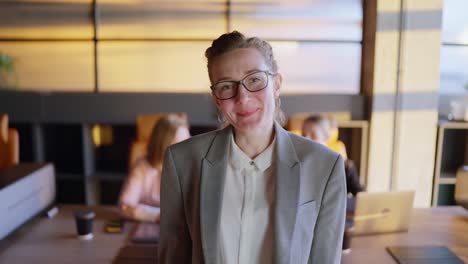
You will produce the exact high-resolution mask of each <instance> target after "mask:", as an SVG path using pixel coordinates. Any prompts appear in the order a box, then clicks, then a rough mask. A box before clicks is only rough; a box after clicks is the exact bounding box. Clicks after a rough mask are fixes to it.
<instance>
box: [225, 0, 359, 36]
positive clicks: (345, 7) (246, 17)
mask: <svg viewBox="0 0 468 264" xmlns="http://www.w3.org/2000/svg"><path fill="white" fill-rule="evenodd" d="M231 2H232V5H231V6H232V21H231V29H236V30H239V31H241V32H243V33H245V34H247V35H256V36H259V37H263V38H269V39H300V40H308V39H326V40H350V41H361V39H362V4H361V1H360V0H316V1H308V0H273V1H250V0H232V1H231Z"/></svg>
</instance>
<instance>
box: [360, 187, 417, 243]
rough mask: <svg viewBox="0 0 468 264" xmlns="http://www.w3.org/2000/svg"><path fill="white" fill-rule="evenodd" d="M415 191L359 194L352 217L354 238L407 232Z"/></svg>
mask: <svg viewBox="0 0 468 264" xmlns="http://www.w3.org/2000/svg"><path fill="white" fill-rule="evenodd" d="M413 201H414V191H393V192H378V193H377V192H376V193H368V192H359V193H358V194H357V196H356V209H355V211H354V216H353V217H352V225H353V227H354V228H353V236H354V235H369V234H381V233H389V232H407V231H408V228H409V225H410V220H411V211H412V209H413Z"/></svg>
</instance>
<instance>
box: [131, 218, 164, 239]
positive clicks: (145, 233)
mask: <svg viewBox="0 0 468 264" xmlns="http://www.w3.org/2000/svg"><path fill="white" fill-rule="evenodd" d="M131 241H132V242H133V243H145V244H157V243H158V242H159V225H158V224H155V223H146V222H141V223H139V224H138V225H137V226H136V227H135V229H134V230H133V232H132V234H131Z"/></svg>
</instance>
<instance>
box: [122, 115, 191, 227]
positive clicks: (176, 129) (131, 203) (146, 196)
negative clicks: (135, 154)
mask: <svg viewBox="0 0 468 264" xmlns="http://www.w3.org/2000/svg"><path fill="white" fill-rule="evenodd" d="M189 137H190V133H189V130H188V123H187V121H186V120H185V119H183V118H181V117H179V116H177V115H175V114H168V115H167V116H164V117H162V118H161V119H160V120H159V121H158V122H157V123H156V125H155V126H154V128H153V130H152V132H151V136H150V138H149V141H148V147H147V155H146V157H144V158H142V159H140V160H138V161H137V162H136V163H135V165H134V166H133V167H132V168H131V169H130V173H129V175H128V178H127V180H126V182H125V183H124V186H123V188H122V191H121V194H120V198H119V208H120V211H121V213H122V215H123V216H124V217H126V218H130V219H134V220H139V221H147V222H156V223H158V222H159V217H160V185H161V173H162V163H163V157H164V153H165V151H166V149H167V147H168V146H169V145H171V144H174V143H177V142H180V141H183V140H185V139H187V138H189Z"/></svg>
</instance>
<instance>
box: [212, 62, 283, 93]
mask: <svg viewBox="0 0 468 264" xmlns="http://www.w3.org/2000/svg"><path fill="white" fill-rule="evenodd" d="M259 72H263V73H265V74H266V75H267V82H266V85H265V87H263V88H262V89H259V90H256V91H251V90H249V88H247V86H246V85H245V84H244V80H245V79H247V77H249V76H251V75H254V74H256V73H259ZM277 74H278V73H271V72H270V71H268V70H264V71H254V72H251V73H249V74H247V75H245V76H244V77H243V78H242V79H241V80H240V81H229V80H227V81H219V82H217V83H215V84H213V85H211V86H210V89H211V93H212V94H213V95H214V96H215V97H216V98H217V99H218V100H223V101H224V100H229V99H232V98H234V97H236V96H237V95H238V94H239V85H241V84H242V86H243V87H244V88H245V89H246V90H247V91H249V92H251V93H256V92H260V91H261V90H264V89H265V88H267V87H268V84H269V81H270V79H269V78H268V77H269V76H276V75H277ZM223 82H230V83H235V84H236V86H235V87H236V88H237V90H236V93H235V94H234V95H233V96H232V97H229V98H223V99H221V98H219V97H218V96H217V95H216V93H215V92H214V86H215V85H217V84H219V83H223Z"/></svg>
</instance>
